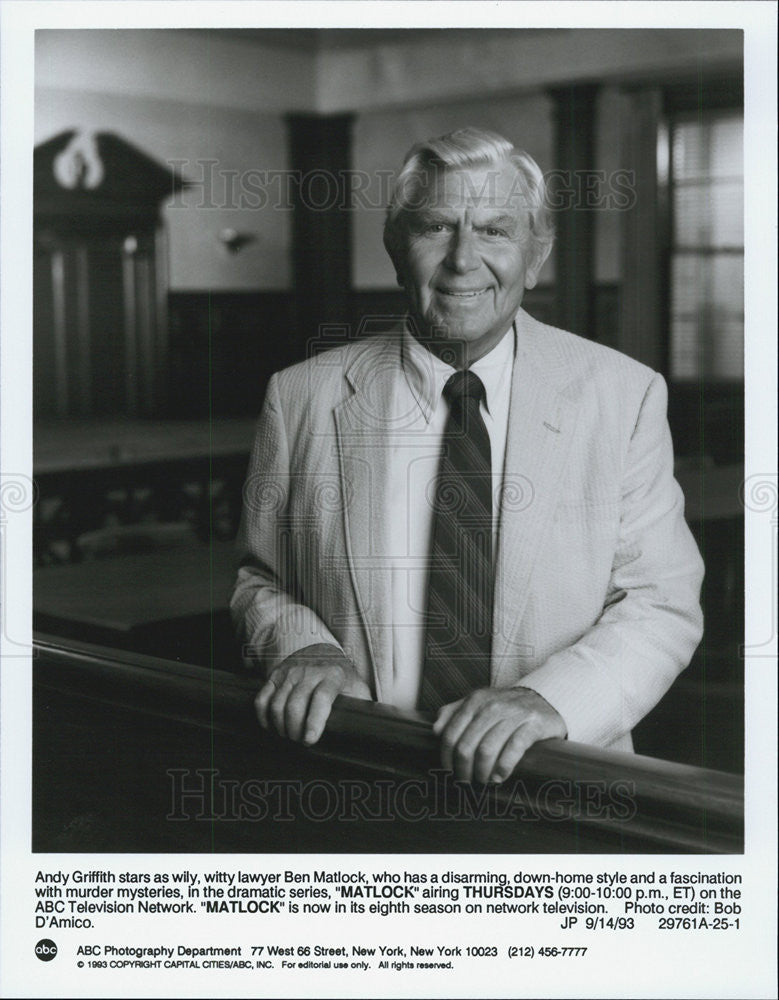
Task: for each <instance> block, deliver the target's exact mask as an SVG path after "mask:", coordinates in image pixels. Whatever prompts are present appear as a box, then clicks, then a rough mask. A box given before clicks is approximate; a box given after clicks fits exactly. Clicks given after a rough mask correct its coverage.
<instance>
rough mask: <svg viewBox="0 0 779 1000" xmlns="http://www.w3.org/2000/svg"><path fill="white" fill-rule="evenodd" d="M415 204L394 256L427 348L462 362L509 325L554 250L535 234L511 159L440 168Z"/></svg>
mask: <svg viewBox="0 0 779 1000" xmlns="http://www.w3.org/2000/svg"><path fill="white" fill-rule="evenodd" d="M415 201H416V207H415V209H414V210H413V211H408V212H407V213H406V214H405V216H404V219H403V220H402V235H401V239H400V241H399V245H398V246H397V248H396V249H395V251H394V252H393V254H392V256H393V263H394V264H395V269H396V271H397V274H398V281H399V283H400V284H401V285H402V286H403V288H404V289H405V292H406V295H407V296H408V300H409V306H410V311H411V314H412V315H413V316H414V319H415V320H416V323H417V328H418V333H419V335H420V339H422V340H423V341H424V343H425V346H427V347H429V348H430V349H431V350H434V351H435V352H436V353H437V354H439V355H440V356H442V357H445V359H446V360H449V361H452V359H454V362H455V367H464V366H466V365H469V364H471V363H472V362H474V361H477V360H478V359H479V358H480V357H483V356H484V355H485V354H487V353H488V351H490V350H492V348H493V347H494V346H495V345H496V344H497V343H498V342H499V341H500V340H501V338H502V337H503V335H504V334H505V333H506V331H507V330H508V329H509V327H510V326H511V323H512V321H513V319H514V316H515V315H516V312H517V310H518V309H519V306H520V303H521V302H522V296H523V294H524V291H525V289H526V288H532V287H533V286H534V285H535V283H536V279H537V277H538V272H539V271H540V270H541V267H542V265H543V263H544V261H545V260H546V257H547V255H548V253H549V248H548V247H541V248H538V247H537V246H536V241H535V240H534V239H533V237H532V234H531V233H530V230H529V225H528V221H527V219H528V213H527V209H526V207H525V205H524V202H523V199H522V193H521V188H520V185H519V180H518V173H517V171H516V169H515V167H514V166H513V165H512V164H511V163H503V164H500V165H491V166H485V167H472V168H469V169H466V168H464V169H449V170H444V171H439V172H437V173H436V174H434V175H433V177H432V178H431V182H430V184H429V185H428V186H427V187H426V188H424V189H423V190H421V191H419V192H417V197H416V199H415ZM456 344H457V345H461V346H462V352H459V351H454V352H453V351H452V350H451V348H453V347H454V346H455V345H456ZM447 347H448V348H450V349H449V350H448V351H447V350H446V349H447Z"/></svg>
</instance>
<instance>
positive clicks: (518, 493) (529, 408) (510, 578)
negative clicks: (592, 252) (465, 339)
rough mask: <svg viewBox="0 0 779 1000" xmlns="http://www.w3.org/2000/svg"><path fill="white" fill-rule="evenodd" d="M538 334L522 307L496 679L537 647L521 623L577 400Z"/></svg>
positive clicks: (500, 561)
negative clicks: (529, 644) (562, 387)
mask: <svg viewBox="0 0 779 1000" xmlns="http://www.w3.org/2000/svg"><path fill="white" fill-rule="evenodd" d="M539 336H540V337H543V328H542V327H541V325H540V324H537V323H536V322H535V321H534V320H532V319H531V318H530V317H529V316H527V314H526V313H522V312H520V315H519V316H518V317H517V356H516V360H515V363H514V373H513V378H512V386H511V403H510V409H509V425H508V435H507V440H506V460H505V466H504V478H503V493H502V498H501V513H500V527H499V534H498V550H497V572H496V581H495V612H494V637H493V650H492V684H493V685H498V684H499V683H500V677H501V674H502V672H503V671H504V669H505V668H506V666H507V665H508V664H509V663H511V662H512V661H513V662H516V659H517V656H518V655H519V656H522V655H523V654H524V655H528V654H530V653H531V652H532V651H531V650H529V649H523V647H522V636H521V635H519V634H518V629H519V624H520V622H521V620H522V616H523V614H524V610H525V606H526V604H527V600H528V595H529V592H530V583H531V580H532V577H533V573H534V572H535V571H536V569H537V565H538V560H539V556H540V553H541V552H542V550H543V541H544V535H545V532H546V530H547V528H548V526H549V523H550V520H551V518H552V516H553V514H554V510H555V507H556V505H557V502H558V499H559V487H560V483H561V480H562V477H563V474H564V472H565V464H566V459H567V456H568V452H569V450H570V447H571V443H572V441H573V436H574V430H575V426H576V411H577V409H578V408H577V406H576V404H574V403H572V402H571V401H570V400H568V399H567V398H565V397H564V396H562V395H561V394H560V392H559V391H558V389H557V388H556V387H555V386H554V385H553V384H552V383H551V382H550V381H549V379H548V369H549V366H548V365H547V364H540V363H539V360H540V359H539V358H538V350H537V343H538V342H537V338H538V337H539ZM539 346H540V345H539Z"/></svg>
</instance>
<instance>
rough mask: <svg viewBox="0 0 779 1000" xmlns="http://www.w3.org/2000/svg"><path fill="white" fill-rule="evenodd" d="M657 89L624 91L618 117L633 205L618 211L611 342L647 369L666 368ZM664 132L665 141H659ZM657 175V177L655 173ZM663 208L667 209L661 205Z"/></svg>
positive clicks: (663, 166)
mask: <svg viewBox="0 0 779 1000" xmlns="http://www.w3.org/2000/svg"><path fill="white" fill-rule="evenodd" d="M662 110H663V98H662V94H661V92H660V90H659V89H657V88H651V89H646V88H644V89H641V90H635V91H631V92H629V93H627V94H626V100H625V112H624V116H623V121H622V130H621V131H622V136H623V150H622V163H623V166H624V167H625V168H626V169H627V170H630V171H632V173H633V191H634V198H633V203H632V206H631V207H630V208H629V209H628V210H627V211H626V212H623V213H622V290H621V295H620V313H619V329H618V341H617V344H616V346H617V347H618V348H619V350H621V351H624V352H625V354H628V355H630V357H631V358H636V360H638V361H643V362H644V364H645V365H649V367H650V368H654V369H656V370H659V371H662V372H665V371H667V367H668V365H667V360H668V359H667V355H668V344H667V335H666V332H665V331H666V329H667V326H666V323H667V318H666V314H665V305H664V300H665V299H666V294H665V292H664V288H665V275H664V272H663V268H662V266H661V264H662V261H661V255H662V253H663V248H664V245H665V242H666V240H667V233H666V232H665V227H664V217H665V211H664V210H663V208H664V205H663V204H661V201H662V202H663V203H664V202H665V199H666V197H667V179H668V148H667V133H666V132H664V131H662V130H661V126H662ZM663 136H666V141H665V142H659V139H661V138H662V137H663ZM658 175H659V176H658ZM666 211H667V209H666Z"/></svg>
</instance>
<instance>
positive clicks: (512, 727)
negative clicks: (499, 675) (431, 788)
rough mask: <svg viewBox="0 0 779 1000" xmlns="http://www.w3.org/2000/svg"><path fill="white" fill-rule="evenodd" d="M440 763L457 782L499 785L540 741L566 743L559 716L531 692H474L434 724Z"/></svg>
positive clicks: (442, 711) (447, 708)
mask: <svg viewBox="0 0 779 1000" xmlns="http://www.w3.org/2000/svg"><path fill="white" fill-rule="evenodd" d="M433 732H435V733H436V735H437V736H440V737H441V763H442V765H443V767H444V768H446V769H447V770H450V771H454V774H455V777H457V778H459V779H460V780H461V781H480V782H484V783H486V782H492V783H493V784H500V783H501V782H503V781H505V780H506V778H508V776H509V775H510V774H511V773H512V772H513V770H514V768H515V767H516V766H517V764H518V763H519V761H520V760H521V758H522V757H523V755H524V753H525V751H526V750H527V749H529V748H530V747H531V746H532V745H533V744H534V743H537V742H538V741H539V740H548V739H555V738H557V739H565V737H566V735H567V730H566V726H565V723H564V722H563V719H562V717H561V716H560V715H559V713H558V712H557V711H556V710H555V709H554V708H552V706H551V705H550V704H549V702H548V701H546V700H545V699H544V698H542V697H541V695H540V694H537V693H536V692H535V691H531V690H530V688H523V687H515V688H478V689H477V690H476V691H472V692H471V693H470V694H469V695H468V696H467V697H466V698H462V699H460V701H454V702H451V704H449V705H444V706H443V708H441V709H440V711H439V713H438V718H437V719H436V721H435V723H434V725H433Z"/></svg>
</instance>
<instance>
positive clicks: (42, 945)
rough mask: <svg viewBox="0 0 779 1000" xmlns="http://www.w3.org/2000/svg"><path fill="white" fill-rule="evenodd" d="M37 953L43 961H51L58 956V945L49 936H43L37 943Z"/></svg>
mask: <svg viewBox="0 0 779 1000" xmlns="http://www.w3.org/2000/svg"><path fill="white" fill-rule="evenodd" d="M35 954H36V955H37V956H38V958H39V959H40V960H41V961H42V962H50V961H51V960H52V959H53V958H56V957H57V946H56V944H54V942H53V941H50V940H49V939H48V938H41V940H40V941H39V942H38V943H37V944H36V945H35Z"/></svg>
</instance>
